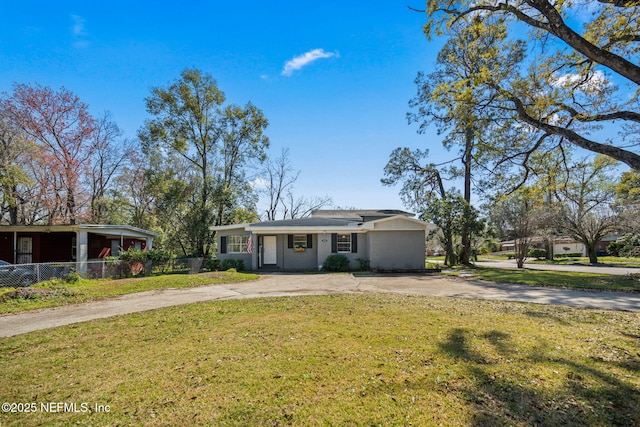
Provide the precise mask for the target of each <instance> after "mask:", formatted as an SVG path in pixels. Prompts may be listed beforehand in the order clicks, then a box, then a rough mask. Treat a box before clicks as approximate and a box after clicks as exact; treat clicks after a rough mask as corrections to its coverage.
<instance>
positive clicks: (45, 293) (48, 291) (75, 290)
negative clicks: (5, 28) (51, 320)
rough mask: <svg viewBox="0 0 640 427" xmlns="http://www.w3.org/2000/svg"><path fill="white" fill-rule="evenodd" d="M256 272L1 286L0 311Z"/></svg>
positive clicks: (251, 277) (216, 281)
mask: <svg viewBox="0 0 640 427" xmlns="http://www.w3.org/2000/svg"><path fill="white" fill-rule="evenodd" d="M258 277H259V276H258V275H255V274H245V273H236V272H232V271H223V272H214V273H202V274H189V275H187V274H169V275H164V276H150V277H141V278H132V279H117V280H112V279H102V280H88V279H79V280H78V281H76V282H71V283H70V282H65V281H61V280H53V281H49V282H43V283H38V284H36V285H33V286H30V287H29V288H17V289H14V288H0V314H3V313H13V312H17V311H23V310H33V309H38V308H45V307H56V306H60V305H66V304H76V303H81V302H87V301H95V300H99V299H104V298H109V297H114V296H118V295H124V294H130V293H134V292H142V291H150V290H154V289H167V288H191V287H196V286H203V285H215V284H220V283H235V282H242V281H246V280H255V279H257V278H258Z"/></svg>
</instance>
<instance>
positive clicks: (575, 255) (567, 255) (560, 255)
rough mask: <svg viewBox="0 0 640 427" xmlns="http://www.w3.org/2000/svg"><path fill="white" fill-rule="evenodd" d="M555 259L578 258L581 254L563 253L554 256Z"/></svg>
mask: <svg viewBox="0 0 640 427" xmlns="http://www.w3.org/2000/svg"><path fill="white" fill-rule="evenodd" d="M555 257H556V258H562V257H565V258H580V257H582V252H565V253H559V254H555Z"/></svg>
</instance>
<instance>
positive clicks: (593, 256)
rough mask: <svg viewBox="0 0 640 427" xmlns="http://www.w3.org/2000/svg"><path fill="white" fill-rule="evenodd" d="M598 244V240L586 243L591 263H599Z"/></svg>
mask: <svg viewBox="0 0 640 427" xmlns="http://www.w3.org/2000/svg"><path fill="white" fill-rule="evenodd" d="M596 244H597V242H595V241H594V242H591V243H590V244H588V245H585V247H586V248H587V256H588V257H589V263H590V264H597V263H598V254H597V251H596Z"/></svg>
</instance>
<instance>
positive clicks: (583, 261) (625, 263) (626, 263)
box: [527, 256, 640, 267]
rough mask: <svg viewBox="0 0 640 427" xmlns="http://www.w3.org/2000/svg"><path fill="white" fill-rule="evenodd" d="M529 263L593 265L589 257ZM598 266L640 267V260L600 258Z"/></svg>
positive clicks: (532, 260) (562, 258)
mask: <svg viewBox="0 0 640 427" xmlns="http://www.w3.org/2000/svg"><path fill="white" fill-rule="evenodd" d="M527 262H531V263H534V264H556V265H592V264H590V263H589V258H587V257H578V258H567V257H555V258H554V260H553V261H549V260H534V259H530V260H527ZM598 264H604V265H610V266H614V267H640V258H625V257H615V256H599V257H598Z"/></svg>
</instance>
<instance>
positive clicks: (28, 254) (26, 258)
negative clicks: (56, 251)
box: [16, 237, 33, 264]
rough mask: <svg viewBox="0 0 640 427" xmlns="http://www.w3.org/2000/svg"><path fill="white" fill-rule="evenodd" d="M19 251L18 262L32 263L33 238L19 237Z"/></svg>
mask: <svg viewBox="0 0 640 427" xmlns="http://www.w3.org/2000/svg"><path fill="white" fill-rule="evenodd" d="M17 249H18V253H17V254H16V255H17V259H16V264H31V263H32V262H33V238H32V237H18V248H17Z"/></svg>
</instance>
